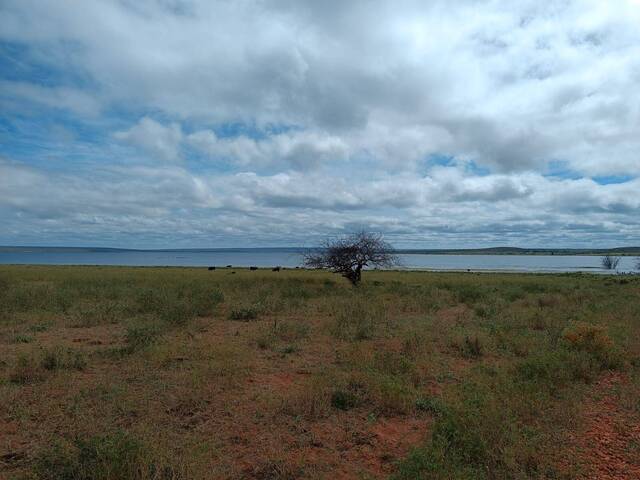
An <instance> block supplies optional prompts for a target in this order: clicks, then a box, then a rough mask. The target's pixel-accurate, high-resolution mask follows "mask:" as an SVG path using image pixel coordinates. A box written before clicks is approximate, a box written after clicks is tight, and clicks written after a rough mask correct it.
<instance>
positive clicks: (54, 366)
mask: <svg viewBox="0 0 640 480" xmlns="http://www.w3.org/2000/svg"><path fill="white" fill-rule="evenodd" d="M40 366H41V367H42V368H43V369H45V370H49V371H54V370H84V369H85V368H86V366H87V360H86V358H85V356H84V355H83V354H82V352H79V351H77V350H73V349H70V348H67V349H64V348H55V349H52V350H45V351H44V352H43V354H42V358H41V359H40Z"/></svg>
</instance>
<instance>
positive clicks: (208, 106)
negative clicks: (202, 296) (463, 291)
mask: <svg viewBox="0 0 640 480" xmlns="http://www.w3.org/2000/svg"><path fill="white" fill-rule="evenodd" d="M639 24H640V7H638V5H637V3H634V2H631V1H626V0H615V1H611V2H602V1H598V0H584V1H578V0H568V1H563V2H552V3H540V2H536V1H533V0H522V1H514V2H488V1H486V2H485V1H480V2H478V1H475V0H474V1H472V0H469V1H459V2H447V1H434V2H422V1H417V0H415V1H412V0H402V1H399V2H393V3H390V2H382V1H380V2H364V1H353V2H329V3H327V2H299V1H290V0H277V1H273V2H260V1H252V0H247V1H242V2H222V1H204V0H202V1H195V0H194V1H184V2H155V1H151V0H142V1H139V2H90V3H86V4H83V8H82V9H79V8H77V5H76V2H73V1H72V0H37V1H36V0H23V1H21V2H5V3H4V4H3V6H2V7H0V39H2V40H4V41H7V42H10V43H11V44H16V45H21V46H24V52H20V55H19V57H20V61H21V62H24V63H26V64H35V65H38V66H42V67H43V68H44V69H45V70H46V69H47V68H48V69H51V70H53V71H56V72H58V71H59V72H63V73H64V75H62V74H61V75H60V78H54V79H53V80H52V81H51V82H49V84H46V85H44V84H41V83H39V79H38V78H36V77H37V75H34V78H31V79H29V78H26V77H25V78H21V79H20V80H15V79H13V80H6V81H3V83H2V84H0V88H2V90H3V101H4V102H5V103H6V102H7V101H8V100H7V98H9V97H12V98H13V97H15V98H16V100H15V101H14V103H15V102H17V103H16V105H17V106H18V107H19V106H20V105H21V104H20V102H21V101H24V102H34V103H39V104H42V105H45V106H48V107H51V108H55V109H64V110H68V111H70V112H72V113H74V114H75V115H77V117H78V118H79V121H80V122H81V121H82V120H85V121H87V118H89V117H91V116H94V117H95V116H102V118H109V119H110V120H114V117H115V120H116V121H115V122H112V123H111V125H113V124H114V123H115V124H117V125H127V127H124V128H122V127H121V130H120V131H117V132H116V133H114V134H113V137H112V138H115V139H116V140H118V141H119V142H121V143H126V144H128V145H132V146H134V147H136V148H137V149H139V151H140V152H141V153H142V154H143V155H144V156H146V157H148V159H151V160H156V161H157V162H158V163H159V165H158V164H156V167H157V169H158V170H157V171H154V170H153V169H151V168H150V167H145V169H143V168H142V167H136V168H132V169H131V170H126V171H118V172H116V171H115V170H114V168H111V170H110V171H111V173H110V174H109V175H112V176H113V178H118V179H119V180H118V181H122V182H124V184H126V185H127V189H129V190H125V189H123V190H114V189H113V188H111V187H109V186H107V185H106V184H105V185H103V184H102V183H100V182H109V181H111V177H109V176H97V177H96V179H95V182H94V183H93V187H95V188H93V189H92V188H85V187H84V186H83V184H82V182H83V181H84V180H83V179H85V180H86V178H85V177H84V176H83V175H82V172H80V173H79V174H78V175H75V176H73V175H72V176H64V175H63V176H58V177H55V179H56V181H57V182H59V183H60V184H61V185H66V189H62V190H58V189H57V187H56V186H55V185H54V184H52V183H51V179H49V178H48V177H47V175H46V174H45V173H43V171H41V169H40V167H41V165H40V164H38V163H37V162H35V161H34V165H36V166H35V167H34V168H32V169H26V170H25V169H24V168H23V166H21V167H20V168H22V170H20V171H21V172H22V173H20V174H19V173H18V170H19V169H18V170H16V168H18V167H16V166H15V165H14V166H13V167H11V168H12V170H11V172H12V173H11V175H12V176H13V177H12V178H14V179H15V182H16V185H18V184H20V182H23V183H27V184H28V183H29V182H31V183H33V184H36V185H42V189H50V191H51V196H52V197H53V198H56V199H57V200H56V201H54V202H52V203H53V205H60V210H61V211H66V212H67V215H71V216H73V215H72V214H73V212H83V213H82V215H90V216H93V217H94V218H98V217H100V218H103V219H104V218H106V217H104V216H103V214H101V213H100V209H99V208H98V207H101V208H105V209H106V210H107V211H108V212H111V211H114V210H113V209H116V210H118V211H120V210H119V209H122V213H123V215H125V217H123V218H127V219H129V220H131V219H136V220H135V221H133V220H131V222H132V223H131V224H127V225H128V227H132V228H133V229H134V230H135V228H136V227H135V224H136V222H139V225H146V227H145V228H148V230H145V231H150V230H152V229H153V227H152V225H150V224H147V223H146V222H147V220H148V219H151V218H153V219H155V220H153V221H158V222H160V223H158V226H157V228H158V229H159V230H163V229H167V228H171V229H173V228H175V227H176V225H175V224H174V223H173V222H177V221H178V217H179V220H180V222H182V223H181V225H182V228H183V230H184V231H191V232H196V231H200V230H199V229H198V227H197V224H198V222H203V221H205V220H203V218H206V215H205V213H206V214H207V215H208V214H209V213H210V214H211V215H212V216H214V217H215V218H216V219H217V220H216V224H217V225H218V226H220V225H223V226H222V227H220V228H222V229H223V230H224V231H227V230H228V231H230V232H234V234H241V233H243V232H245V233H247V232H252V231H255V232H260V233H261V234H262V235H267V234H268V232H269V231H270V226H273V225H277V226H278V228H279V229H280V232H282V233H281V237H282V238H287V237H288V235H289V233H291V232H304V231H306V230H308V232H310V233H314V232H321V231H323V230H326V229H341V228H349V227H350V226H353V225H356V224H358V223H359V222H360V223H362V222H364V223H367V224H370V225H377V226H379V227H380V228H381V229H385V230H387V231H389V232H404V233H403V234H404V235H406V238H416V237H418V236H419V235H420V232H424V234H425V235H427V234H428V232H435V231H438V232H467V231H468V232H470V233H469V234H470V235H471V234H476V235H478V238H480V239H482V238H493V239H500V238H506V237H500V236H497V237H496V236H492V235H493V234H492V233H491V231H493V230H498V231H502V232H503V233H504V231H509V232H512V233H513V234H514V235H516V234H517V232H520V233H521V234H522V235H523V236H524V235H526V236H528V237H527V238H529V239H531V241H537V240H538V239H539V238H546V237H544V235H545V234H544V232H545V229H546V230H547V231H549V232H558V233H557V234H556V237H555V238H563V239H565V240H566V241H568V242H571V241H576V242H578V241H583V239H584V238H587V237H588V238H592V237H590V236H589V235H593V236H594V238H595V236H597V235H598V233H597V232H600V233H599V235H600V237H599V238H614V236H615V235H618V236H617V237H615V238H618V240H619V241H620V242H622V241H624V240H625V239H628V238H631V239H632V238H633V235H635V234H637V233H638V225H639V223H638V219H637V218H636V217H637V215H635V216H634V210H636V211H637V209H638V208H640V205H639V204H638V200H636V198H638V195H637V191H638V190H637V189H638V186H639V185H638V177H639V176H640V158H639V157H638V152H640V135H639V134H638V132H639V131H640V96H638V95H637V92H636V90H637V87H638V85H639V84H640V29H638V25H639ZM27 70H28V69H27ZM25 71H26V70H25ZM69 78H70V79H71V80H69ZM78 78H79V79H81V81H78V80H77V79H78ZM12 101H13V100H12ZM14 106H15V105H14ZM12 111H13V112H15V111H17V110H16V109H15V108H14V109H13V110H12ZM118 112H125V113H118ZM236 127H237V128H236ZM216 132H218V133H217V134H216ZM0 152H4V153H5V155H7V152H5V151H0ZM194 153H195V155H194ZM431 156H436V157H438V158H440V159H442V158H448V159H449V162H450V163H449V165H448V166H447V167H437V166H436V167H433V165H432V164H431V163H430V158H431ZM137 160H139V158H138V157H137ZM137 160H132V161H131V162H134V161H137ZM114 163H115V162H114ZM141 163H142V162H141ZM144 163H145V165H149V162H144ZM163 164H164V165H163ZM558 164H559V165H564V166H566V169H567V170H568V174H570V175H571V176H577V177H583V178H578V179H574V178H571V179H563V178H555V179H553V178H548V177H545V176H544V174H545V173H548V172H550V171H553V170H554V168H553V166H554V165H558ZM167 165H174V166H172V167H168V166H167ZM175 165H180V167H177V166H175ZM0 166H1V165H0ZM103 166H104V165H103ZM222 167H224V168H222ZM3 168H5V169H7V168H9V167H8V166H7V165H6V164H5V165H4V167H3ZM220 171H223V172H224V174H216V175H214V174H213V173H211V172H220ZM474 172H475V173H474ZM478 172H482V173H481V174H480V173H478ZM34 175H35V176H34ZM594 176H621V177H623V178H627V177H629V181H626V182H625V183H622V184H619V185H599V184H598V183H597V182H595V181H593V180H591V179H590V178H589V177H594ZM96 182H97V183H96ZM2 185H4V187H3V188H4V189H5V190H4V192H5V193H4V197H3V198H0V201H2V205H4V208H5V209H7V210H5V212H6V211H8V212H10V213H9V214H12V213H13V212H16V211H20V212H22V214H23V215H28V212H36V211H40V213H38V215H41V214H45V213H46V212H48V211H49V210H50V209H51V208H53V207H52V206H50V205H48V204H44V202H40V206H38V201H37V200H35V199H34V198H32V197H31V196H30V195H29V193H28V192H25V191H24V190H25V189H16V188H13V187H11V186H10V185H8V184H6V181H5V183H4V184H2ZM70 189H75V190H74V192H80V193H69V192H70ZM63 190H64V191H66V192H67V193H66V197H65V194H64V192H63ZM94 191H99V192H100V194H101V195H104V196H105V198H111V197H113V196H120V197H119V198H126V199H127V202H126V205H125V204H121V203H120V202H119V201H112V202H104V203H101V202H100V201H99V200H97V199H96V198H95V196H96V195H97V194H94ZM83 196H84V197H83ZM58 197H59V198H58ZM83 198H84V199H85V201H83V200H82V199H83ZM170 199H175V200H170ZM107 203H111V204H112V205H114V206H113V207H109V205H107ZM137 205H139V206H140V207H141V208H142V209H143V210H144V211H145V212H147V213H146V214H145V215H147V216H146V217H145V216H144V215H143V214H142V213H140V212H138V211H137V210H136V206H137ZM110 208H112V209H111V210H110ZM127 208H129V209H130V210H127ZM180 208H183V209H185V210H184V211H180V212H179V213H176V212H177V211H178V210H179V209H180ZM33 215H36V213H33ZM78 215H80V213H78ZM104 215H107V214H106V213H105V214H104ZM200 215H205V217H201V216H200ZM234 215H235V216H234ZM34 218H35V217H34ZM74 218H75V217H74ZM76 220H77V219H76ZM76 220H73V221H74V222H75V221H76ZM129 220H127V221H129ZM148 221H151V220H148ZM205 223H206V221H205ZM106 224H109V225H111V226H112V227H113V228H114V229H116V228H125V227H124V226H123V224H122V222H120V221H119V220H118V219H117V218H115V217H113V218H111V217H109V219H108V220H104V221H103V222H102V223H101V224H100V225H101V227H100V228H106V227H105V225H106ZM14 225H15V224H14ZM128 227H127V228H128ZM14 228H18V227H14ZM61 228H62V227H61ZM69 228H70V227H69ZM203 228H204V227H203ZM585 231H587V232H589V233H584V232H585ZM559 232H566V236H564V237H563V236H562V235H565V234H561V233H559ZM572 232H573V233H572ZM578 232H580V233H578ZM616 232H617V233H616ZM194 234H195V233H194ZM443 234H444V233H443ZM452 234H453V233H452ZM300 235H302V233H300ZM434 235H435V234H434ZM570 237H571V238H573V240H567V239H568V238H570Z"/></svg>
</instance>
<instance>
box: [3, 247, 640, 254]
mask: <svg viewBox="0 0 640 480" xmlns="http://www.w3.org/2000/svg"><path fill="white" fill-rule="evenodd" d="M312 248H313V247H312ZM307 250H309V248H304V247H255V248H160V249H133V248H109V247H41V246H0V253H28V252H34V253H35V252H38V253H46V252H59V253H63V252H67V253H73V252H77V253H109V252H114V253H118V252H257V251H262V252H265V251H271V252H289V253H302V252H305V251H307ZM396 253H399V254H403V255H551V256H555V255H560V256H571V255H594V256H598V255H607V254H611V255H619V256H640V247H615V248H594V249H585V248H518V247H490V248H456V249H440V248H432V249H423V248H416V249H412V248H399V249H396Z"/></svg>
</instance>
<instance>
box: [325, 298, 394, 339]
mask: <svg viewBox="0 0 640 480" xmlns="http://www.w3.org/2000/svg"><path fill="white" fill-rule="evenodd" d="M334 315H335V320H334V322H333V325H332V326H331V333H332V335H333V336H334V337H336V338H340V339H342V340H351V341H359V340H368V339H371V338H374V337H375V336H376V335H377V333H378V332H379V330H380V329H381V328H382V327H384V326H387V325H388V323H389V322H388V317H387V312H386V310H385V309H384V306H383V305H380V304H373V303H371V302H368V301H366V299H357V300H353V299H351V300H349V301H345V302H343V303H341V304H340V305H339V307H338V308H336V310H335V313H334Z"/></svg>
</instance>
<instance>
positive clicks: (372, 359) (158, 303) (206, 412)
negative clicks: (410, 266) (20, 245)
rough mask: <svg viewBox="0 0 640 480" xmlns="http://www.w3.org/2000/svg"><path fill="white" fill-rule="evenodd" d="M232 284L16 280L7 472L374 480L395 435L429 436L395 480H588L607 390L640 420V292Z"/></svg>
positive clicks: (574, 279)
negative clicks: (593, 405)
mask: <svg viewBox="0 0 640 480" xmlns="http://www.w3.org/2000/svg"><path fill="white" fill-rule="evenodd" d="M234 271H236V272H237V273H236V274H234V275H231V274H230V272H229V271H227V270H226V269H218V270H216V271H214V272H209V271H207V270H206V269H191V268H110V267H35V266H34V267H32V266H24V267H17V266H2V267H0V343H2V354H1V357H0V420H2V421H4V422H5V423H6V424H7V425H11V426H12V428H13V429H14V430H13V431H15V432H16V433H15V434H14V435H15V436H16V437H15V439H14V440H12V442H13V443H11V445H30V451H29V452H18V453H20V454H21V455H22V456H20V455H18V456H16V457H15V458H20V459H21V460H20V461H16V462H14V463H6V464H5V465H4V466H0V476H3V475H4V474H5V471H6V473H7V475H10V477H9V478H11V475H13V476H15V478H25V479H26V478H31V479H38V478H40V479H50V478H61V479H89V478H96V479H115V478H139V479H143V478H144V479H147V478H148V479H151V478H154V479H155V478H158V479H164V478H211V477H212V476H213V477H216V478H243V475H249V474H248V473H247V471H251V472H258V473H255V475H258V474H260V472H262V473H261V474H263V475H266V476H265V477H264V478H284V477H283V476H285V477H286V476H287V475H289V476H290V477H291V478H323V476H325V477H326V475H329V476H330V475H331V474H332V472H333V471H332V470H331V468H333V467H327V465H338V466H340V465H341V466H342V467H344V468H347V469H349V468H351V469H352V470H349V472H350V473H352V474H353V475H356V473H357V474H362V475H364V476H363V478H367V477H366V475H369V474H371V472H369V473H367V471H366V468H367V467H366V465H367V463H366V462H365V461H364V460H363V461H362V462H361V463H358V462H359V461H360V460H359V457H358V455H359V454H358V453H357V452H358V451H360V450H358V448H359V447H358V448H356V447H354V445H357V441H362V442H365V444H367V445H369V447H367V448H373V449H375V448H377V447H375V445H378V443H376V442H369V441H368V440H366V439H367V438H369V437H367V435H374V433H371V432H374V431H375V428H377V426H379V425H382V424H384V422H385V421H386V420H390V419H392V420H393V421H395V422H400V423H402V422H409V421H420V422H424V423H423V424H421V425H424V427H423V428H424V429H425V439H424V441H423V442H418V443H415V444H414V445H413V449H412V450H411V452H408V453H407V454H406V457H404V458H394V459H393V462H390V463H388V465H389V466H388V473H389V474H390V475H391V476H392V477H393V478H396V479H406V480H409V479H449V478H456V479H458V478H459V479H483V478H484V479H511V478H523V479H524V478H549V479H552V478H571V475H572V474H573V473H572V472H573V470H567V469H566V466H565V467H564V469H563V468H560V466H559V464H558V456H559V455H562V452H563V448H565V447H564V446H565V445H566V441H567V438H568V436H567V435H568V432H571V431H575V429H576V428H577V426H576V424H575V422H577V420H576V419H577V418H578V416H577V415H574V413H576V412H579V408H580V405H581V400H582V398H583V397H584V395H585V394H586V393H587V392H589V391H590V390H589V389H591V388H592V387H593V385H594V384H595V383H594V382H596V381H597V380H598V379H599V378H601V377H602V375H603V374H605V373H606V372H608V371H612V370H615V371H619V372H622V373H623V374H624V375H625V376H626V378H628V382H626V383H625V384H624V385H621V386H619V387H618V388H619V391H618V392H617V395H618V396H619V398H620V399H621V400H620V401H621V402H623V404H624V405H626V408H627V410H628V411H629V412H630V413H629V414H630V415H640V407H638V405H639V404H638V402H637V398H638V397H640V279H636V278H628V279H627V278H625V279H624V280H625V282H620V281H619V280H620V279H618V278H616V277H608V276H589V275H578V274H566V275H534V274H532V275H520V274H463V273H420V272H366V273H365V275H364V279H363V282H362V284H361V285H360V286H359V287H358V288H355V289H354V288H351V287H350V286H349V284H348V283H347V282H346V281H343V280H342V279H340V278H339V277H337V276H334V275H331V274H329V273H326V272H318V271H313V272H311V271H292V270H284V271H281V272H278V273H272V272H270V271H266V270H264V271H263V270H260V271H257V272H249V271H247V270H243V269H235V270H234ZM634 412H635V413H634ZM372 429H373V430H372ZM245 431H247V432H251V434H250V435H245V436H243V435H242V433H243V432H245ZM323 435H324V436H323ZM354 436H355V437H354ZM344 438H350V439H351V440H349V441H346V440H344ZM353 438H356V440H357V441H356V440H353ZM336 439H340V441H337V440H336ZM358 439H360V440H358ZM18 440H19V441H18ZM340 442H342V443H340ZM354 442H356V443H354ZM367 442H369V443H367ZM6 445H10V443H9V442H7V443H6ZM345 445H347V446H345ZM372 445H373V446H372ZM0 448H5V449H6V448H9V447H7V446H4V447H2V446H0ZM349 448H354V450H353V451H352V452H350V453H349V455H352V456H353V457H350V458H352V460H351V461H350V462H349V463H348V464H347V463H344V462H345V461H344V460H340V459H341V458H343V457H342V456H341V455H343V454H342V453H341V452H342V451H343V450H341V449H349ZM630 448H631V447H630ZM309 449H313V450H312V451H313V452H314V455H316V456H317V457H313V456H312V458H311V460H306V463H305V462H302V461H301V460H300V459H304V458H305V454H304V452H308V451H310V450H309ZM246 451H251V452H257V453H256V454H255V455H256V457H255V458H253V457H251V458H249V457H246V458H243V459H236V457H237V456H238V455H241V454H242V452H246ZM9 453H12V452H9V451H7V452H5V451H0V454H2V455H6V454H9ZM27 453H28V454H27ZM375 455H378V456H380V457H384V458H386V456H387V455H388V452H382V451H376V452H375ZM3 458H4V457H3ZM7 458H14V457H7ZM313 458H317V460H315V462H316V463H314V460H313ZM570 460H571V461H572V460H573V459H570ZM341 462H342V463H341ZM247 463H250V464H251V468H253V470H246V471H245V470H242V469H243V468H248V467H246V464H247ZM243 465H244V466H243ZM573 467H575V468H576V469H577V468H579V465H572V466H571V468H573ZM336 468H337V467H336ZM357 468H360V469H363V470H362V471H359V470H357ZM3 469H4V471H3ZM576 471H577V470H576ZM358 472H359V473H358ZM252 474H253V473H252ZM287 478H288V477H287Z"/></svg>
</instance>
